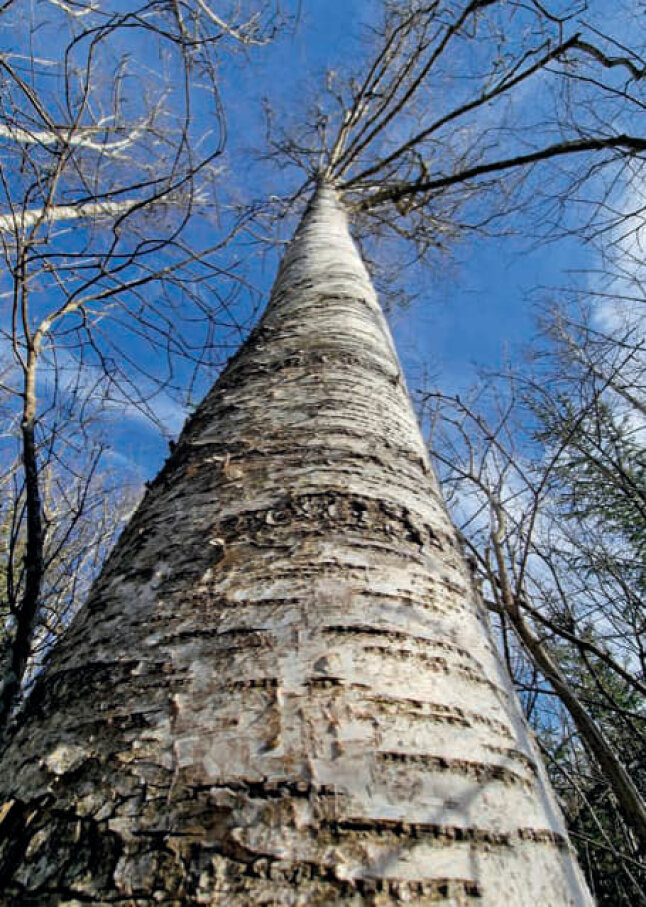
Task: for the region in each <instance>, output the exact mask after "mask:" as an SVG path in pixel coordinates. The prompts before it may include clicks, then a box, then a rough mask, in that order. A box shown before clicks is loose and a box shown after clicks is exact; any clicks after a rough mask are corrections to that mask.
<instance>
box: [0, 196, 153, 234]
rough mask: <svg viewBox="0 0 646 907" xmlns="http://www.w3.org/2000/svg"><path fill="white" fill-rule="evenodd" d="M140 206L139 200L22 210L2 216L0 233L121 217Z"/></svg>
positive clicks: (0, 217) (0, 216)
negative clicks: (43, 225) (40, 224)
mask: <svg viewBox="0 0 646 907" xmlns="http://www.w3.org/2000/svg"><path fill="white" fill-rule="evenodd" d="M138 204H140V202H138V201H137V200H133V199H131V198H130V199H123V200H122V201H117V202H85V203H84V204H81V205H49V206H48V207H47V208H20V209H17V210H16V211H15V212H14V213H13V214H0V233H16V232H18V231H23V230H28V229H29V228H30V227H33V226H35V225H36V224H38V223H40V221H42V220H44V221H45V222H46V223H48V224H53V223H58V222H59V221H72V220H91V221H93V222H97V221H99V220H101V219H103V218H112V217H120V216H123V215H124V214H127V213H128V212H129V211H131V210H132V209H134V208H136V207H137V205H138Z"/></svg>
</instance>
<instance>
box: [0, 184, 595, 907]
mask: <svg viewBox="0 0 646 907" xmlns="http://www.w3.org/2000/svg"><path fill="white" fill-rule="evenodd" d="M1 788H2V790H1V792H2V800H1V801H0V802H2V803H4V805H3V806H2V808H1V809H0V820H1V821H0V842H1V847H2V851H1V852H2V871H3V885H4V892H5V895H4V896H5V899H6V900H5V903H7V904H16V905H17V904H21V905H22V904H77V903H79V904H80V903H97V904H99V903H100V904H104V903H105V904H108V903H115V902H116V903H119V904H132V905H148V904H154V903H160V904H174V905H180V904H213V905H222V907H242V905H270V904H272V905H346V904H347V905H356V907H359V905H372V907H377V905H390V904H397V903H400V902H403V903H410V904H415V905H419V907H431V905H433V907H437V905H444V907H449V905H451V907H457V905H474V907H475V905H481V907H563V905H576V907H582V905H591V904H592V900H591V898H590V896H589V894H588V893H587V890H586V888H585V885H584V882H583V881H582V876H581V874H580V871H579V868H578V866H577V865H576V862H575V860H574V857H573V856H572V852H571V850H570V846H569V843H568V841H567V839H566V835H565V829H564V824H563V820H562V817H561V815H560V812H559V809H558V807H557V805H556V802H555V799H554V796H553V794H552V793H551V791H550V789H549V785H548V782H547V780H546V777H545V772H544V769H543V768H542V766H541V764H540V760H539V757H538V755H537V751H536V747H535V745H534V743H533V741H532V738H531V734H530V732H529V730H528V728H527V726H526V724H525V722H524V720H523V718H522V715H521V711H520V707H519V704H518V702H517V700H516V698H515V695H514V692H513V689H512V686H511V682H510V679H509V677H508V675H507V674H506V673H505V670H504V668H503V667H502V664H501V662H500V660H499V658H498V655H497V653H496V649H495V644H494V641H493V639H492V636H491V632H490V628H489V625H488V622H487V618H486V615H485V614H484V612H483V610H482V608H481V606H480V605H479V602H478V598H477V595H476V594H475V593H474V591H473V589H472V585H471V578H470V573H469V570H468V568H467V566H466V565H465V562H464V560H463V558H462V555H461V551H460V548H459V543H458V541H457V538H456V534H455V532H454V530H453V528H452V526H451V524H450V521H449V518H448V516H447V513H446V510H445V507H444V505H443V503H442V501H441V498H440V495H439V491H438V488H437V484H436V480H435V478H434V476H433V473H432V470H431V468H430V465H429V462H428V458H427V454H426V451H425V447H424V444H423V441H422V439H421V436H420V432H419V429H418V426H417V423H416V420H415V416H414V413H413V411H412V407H411V404H410V401H409V398H408V395H407V391H406V388H405V385H404V380H403V378H402V374H401V369H400V366H399V364H398V361H397V356H396V353H395V351H394V348H393V344H392V340H391V337H390V334H389V331H388V328H387V325H386V322H385V319H384V317H383V315H382V313H381V310H380V308H379V304H378V302H377V299H376V297H375V293H374V290H373V289H372V287H371V283H370V279H369V277H368V274H367V272H366V270H365V268H364V266H363V264H362V262H361V260H360V257H359V255H358V253H357V251H356V249H355V247H354V244H353V242H352V240H351V238H350V235H349V232H348V227H347V223H346V219H345V215H344V212H343V210H342V206H341V204H340V202H339V201H338V199H337V197H336V194H335V192H334V190H333V189H332V188H331V187H329V186H327V185H322V186H320V187H319V189H318V191H317V193H316V194H315V196H314V199H313V201H312V202H311V203H310V206H309V208H308V211H307V212H306V214H305V217H304V219H303V221H302V222H301V225H300V227H299V229H298V230H297V233H296V235H295V238H294V240H293V241H292V244H291V245H290V247H289V250H288V251H287V253H286V256H285V259H284V261H283V263H282V265H281V268H280V272H279V275H278V278H277V281H276V284H275V286H274V290H273V292H272V296H271V300H270V303H269V306H268V308H267V311H266V313H265V315H264V317H263V319H262V320H261V322H260V324H259V325H258V327H257V328H256V329H255V330H254V332H253V334H252V335H251V337H250V338H249V340H248V341H247V342H246V343H245V344H244V346H243V347H242V348H241V350H240V351H239V352H238V354H237V355H236V356H235V357H234V358H233V359H232V360H231V361H230V363H229V364H228V366H227V368H226V370H225V371H224V372H223V374H222V376H221V377H220V379H219V380H218V382H217V384H216V385H215V387H214V389H213V390H212V391H211V393H210V394H209V395H208V396H207V398H206V399H205V400H204V402H203V403H202V405H201V406H200V408H199V409H198V410H197V412H196V413H195V415H194V416H193V417H192V418H191V420H190V421H189V423H188V424H187V426H186V427H185V429H184V431H183V433H182V435H181V437H180V440H179V442H178V445H177V447H176V448H175V450H174V451H173V453H172V455H171V457H170V459H169V460H168V461H167V463H166V465H165V466H164V468H163V469H162V471H161V473H160V474H159V476H158V477H157V479H156V480H155V481H154V483H153V484H152V486H151V487H150V488H149V490H148V492H147V494H146V497H145V499H144V501H143V503H142V504H141V506H140V508H139V510H138V512H137V514H136V515H135V517H134V519H133V520H132V522H131V524H130V525H129V527H128V528H127V530H126V531H125V532H124V534H123V536H122V538H121V539H120V542H119V544H118V545H117V547H116V549H115V551H114V552H113V554H112V556H111V557H110V559H109V561H108V563H107V565H106V567H105V569H104V571H103V573H102V576H101V577H100V579H99V580H98V582H97V583H96V585H95V587H94V589H93V591H92V593H91V595H90V597H89V600H88V602H87V604H86V606H85V607H84V609H83V610H82V612H81V614H80V615H79V617H78V618H77V619H76V621H75V622H74V623H73V625H72V627H71V628H70V630H69V632H68V633H67V635H66V637H65V638H64V640H63V641H62V643H61V644H60V645H59V646H58V647H57V648H56V650H55V651H54V653H53V655H52V657H51V658H50V660H49V663H48V665H47V667H46V670H45V671H44V673H43V675H42V676H41V678H40V679H39V682H38V684H37V687H36V689H35V691H34V693H33V695H32V697H31V699H30V702H29V705H28V708H27V711H26V712H25V714H24V716H23V718H22V719H21V723H20V725H19V726H18V727H17V728H16V730H15V732H14V735H13V739H12V742H11V743H10V745H9V746H8V748H7V749H6V751H5V753H4V756H3V761H2V781H1Z"/></svg>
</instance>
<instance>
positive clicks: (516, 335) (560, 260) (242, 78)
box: [109, 0, 631, 478]
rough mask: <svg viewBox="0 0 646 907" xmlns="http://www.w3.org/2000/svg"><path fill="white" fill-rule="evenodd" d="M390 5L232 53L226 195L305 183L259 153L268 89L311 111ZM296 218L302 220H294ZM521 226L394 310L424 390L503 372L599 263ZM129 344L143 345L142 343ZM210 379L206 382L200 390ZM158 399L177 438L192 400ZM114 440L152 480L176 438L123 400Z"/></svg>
mask: <svg viewBox="0 0 646 907" xmlns="http://www.w3.org/2000/svg"><path fill="white" fill-rule="evenodd" d="M630 5H631V3H630V0H626V2H624V0H606V2H601V0H599V2H597V3H596V10H597V13H598V14H600V13H603V11H604V10H606V11H608V12H610V11H612V13H613V27H616V28H618V29H620V28H621V21H620V17H619V16H618V12H619V11H620V9H621V8H622V7H625V8H628V7H630ZM378 6H379V4H378V3H377V2H376V0H303V3H302V8H301V15H300V20H299V22H298V24H297V27H296V28H295V29H294V30H293V31H292V32H289V33H284V34H281V35H279V37H278V38H277V40H276V41H275V42H273V43H272V44H270V45H268V46H267V47H265V48H254V49H252V50H251V52H250V53H249V54H248V55H246V54H245V53H243V52H242V51H239V52H238V53H237V54H235V55H233V56H228V57H227V56H225V57H223V62H222V65H221V70H220V90H221V94H222V100H223V106H224V109H225V111H226V117H227V126H228V149H227V158H226V169H225V172H224V173H223V175H222V181H223V185H226V192H225V193H223V195H224V198H225V201H226V199H227V198H228V199H230V198H234V197H235V196H236V193H237V195H238V197H239V198H241V199H247V200H248V199H253V198H256V199H262V198H266V197H267V196H269V195H271V194H274V193H276V194H278V193H281V192H284V191H287V190H290V189H292V190H293V188H295V183H294V179H295V178H296V177H294V175H293V173H291V174H283V173H282V171H281V169H277V168H276V167H271V166H268V165H267V164H266V163H265V162H264V161H262V160H260V159H259V157H258V152H260V151H262V150H263V149H264V120H263V105H262V101H263V98H264V97H267V98H268V99H269V101H270V104H271V106H272V108H273V109H274V110H275V119H276V122H277V123H278V125H280V122H281V118H283V117H286V116H288V114H289V112H290V111H292V112H294V111H303V112H304V111H305V104H304V101H306V100H308V99H309V98H314V97H315V95H316V93H317V91H318V87H319V86H320V85H321V83H322V81H323V78H324V74H325V71H326V70H327V69H329V68H332V69H334V68H339V69H342V68H343V66H344V63H345V61H346V60H348V59H354V57H355V56H356V53H357V50H356V49H357V40H358V38H359V37H360V35H361V34H362V33H363V31H364V29H365V23H366V21H368V20H369V19H370V16H371V15H372V14H373V12H374V10H375V9H377V8H378ZM140 63H141V64H142V65H150V66H151V67H152V66H153V65H154V64H155V61H153V60H152V59H151V60H146V59H145V58H144V59H142V60H141V61H140ZM539 88H540V86H539ZM533 90H535V89H533ZM524 101H525V102H526V103H527V108H528V110H530V111H535V110H539V109H540V98H539V97H538V96H534V97H531V96H530V97H529V98H527V97H525V98H524ZM203 102H204V107H203V110H201V116H202V120H203V123H204V126H205V128H208V126H209V123H210V122H211V120H210V117H211V116H212V112H211V110H210V102H209V99H208V98H207V97H206V96H204V98H203ZM290 180H291V182H290ZM293 226H294V220H293V219H292V220H291V221H290V222H289V224H286V225H285V229H286V230H287V231H289V230H291V229H292V228H293ZM510 226H511V227H512V228H513V227H516V228H518V231H519V233H524V234H525V236H524V238H522V239H521V238H520V237H514V236H508V237H504V238H486V237H484V236H482V235H467V236H466V237H465V238H464V239H463V240H462V241H461V242H459V243H457V244H455V245H454V246H453V247H452V248H451V250H450V254H449V256H448V257H446V258H444V259H439V258H438V260H437V263H436V264H434V266H432V267H431V268H429V269H428V270H426V271H425V272H416V274H415V277H414V287H413V289H414V295H415V300H414V302H413V303H412V305H411V306H410V307H409V308H407V309H405V310H395V311H394V312H393V313H392V316H391V323H392V327H393V331H394V334H395V339H396V342H397V346H398V350H399V353H400V357H401V359H402V362H403V365H404V369H405V371H406V373H407V376H408V380H409V386H410V388H411V389H412V390H414V389H415V388H417V387H419V386H420V383H421V381H422V379H423V377H424V376H425V375H427V376H430V377H429V379H428V380H429V381H430V383H431V384H432V385H434V386H439V387H441V388H442V389H443V390H444V391H445V392H448V393H455V392H461V393H463V392H464V391H465V389H466V388H467V387H469V386H470V385H471V384H472V382H473V381H474V380H475V379H476V376H477V372H478V369H479V368H480V367H484V368H485V369H493V370H495V369H497V368H499V367H501V365H502V364H503V362H504V361H505V359H507V358H509V357H512V358H515V357H516V356H517V355H518V354H519V352H520V350H521V349H522V347H523V345H525V344H526V343H527V342H528V341H529V340H530V339H531V337H532V333H533V329H534V306H535V305H536V303H538V302H539V301H540V299H541V288H546V289H547V288H549V287H553V286H561V285H564V284H567V283H568V282H569V277H568V271H569V270H571V269H582V268H584V267H586V266H589V265H591V264H593V263H594V253H593V251H592V250H590V249H588V250H585V249H583V248H582V247H580V246H577V245H576V244H575V243H573V242H567V243H566V242H560V243H558V244H556V243H551V244H547V245H546V244H543V245H541V244H538V243H536V242H535V241H533V240H532V239H531V238H528V237H527V224H523V223H522V222H521V221H520V220H517V221H515V222H514V221H513V220H512V221H511V222H510ZM529 232H530V233H531V232H532V231H531V230H530V231H529ZM256 253H257V249H250V248H249V247H247V246H244V245H242V246H240V247H239V249H238V250H237V252H236V253H235V254H236V255H237V256H238V258H239V259H240V262H241V266H240V270H242V264H244V266H245V274H246V276H247V278H248V279H249V280H250V281H251V282H252V283H253V284H254V285H255V288H256V290H257V292H258V293H259V294H260V297H262V298H264V299H266V298H267V297H268V294H269V290H270V287H271V283H272V281H273V277H274V274H275V270H276V266H277V260H278V258H277V252H276V250H268V251H267V250H266V255H265V257H264V258H262V259H261V258H254V257H253V256H254V255H256ZM257 299H258V297H255V298H254V299H251V298H250V297H247V296H246V295H245V293H244V292H243V293H242V294H241V296H240V298H239V300H238V306H239V311H240V312H241V313H243V315H245V314H247V315H248V314H249V313H250V312H251V309H252V308H253V306H254V305H256V304H257ZM230 339H231V338H230ZM128 342H129V343H132V344H134V345H133V346H131V348H130V349H131V351H133V352H136V351H137V349H136V344H135V342H134V341H128ZM144 355H145V354H144ZM213 377H215V375H213ZM206 384H207V383H206V380H204V381H202V383H201V385H200V388H199V390H200V393H201V392H203V391H204V390H205V389H206ZM154 407H155V410H156V412H157V413H158V416H159V419H160V421H161V422H162V423H163V424H164V426H165V427H166V430H167V433H168V434H170V435H175V434H176V433H177V432H178V430H179V428H180V426H181V423H182V421H183V416H184V408H183V407H182V404H181V402H178V399H177V398H176V397H175V396H172V395H170V394H164V393H162V394H160V395H159V396H158V397H157V399H156V401H155V403H154ZM109 437H110V443H111V445H112V447H113V458H112V459H113V461H114V462H115V463H123V462H130V463H132V464H133V466H134V467H135V470H136V472H137V473H138V474H139V475H140V476H141V477H142V478H149V477H150V476H152V475H154V474H155V472H156V471H157V469H158V468H159V466H160V465H161V462H162V461H163V459H164V457H165V455H166V452H167V441H166V439H164V438H162V437H160V435H159V433H158V431H157V429H156V428H154V427H153V426H152V425H150V424H147V423H146V421H145V420H144V419H143V418H142V417H140V416H139V415H136V414H134V413H133V412H132V411H131V410H130V411H121V412H120V411H119V410H118V408H116V407H115V410H114V413H113V415H112V418H111V428H110V433H109ZM124 458H125V460H124Z"/></svg>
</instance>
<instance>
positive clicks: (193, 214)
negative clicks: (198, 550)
mask: <svg viewBox="0 0 646 907" xmlns="http://www.w3.org/2000/svg"><path fill="white" fill-rule="evenodd" d="M262 9H263V10H264V11H263V12H260V11H256V12H254V11H253V10H252V11H251V12H250V13H249V14H248V15H247V16H245V15H244V14H241V13H240V11H238V12H237V14H236V16H237V18H236V17H233V18H228V17H227V18H226V19H225V18H222V17H223V16H224V11H223V10H220V15H218V13H216V11H215V10H214V9H212V8H211V6H210V5H209V4H208V3H207V2H202V0H197V2H195V3H192V2H189V3H183V2H174V3H165V2H164V3H144V4H142V5H141V6H136V5H132V6H126V7H125V9H124V8H122V7H121V6H120V5H119V4H117V5H115V6H114V7H112V6H111V5H110V4H108V5H105V4H102V5H101V7H100V8H99V7H98V6H96V5H94V4H91V3H84V2H73V3H65V2H60V3H59V2H55V0H50V2H48V3H46V4H43V5H41V6H40V7H39V8H38V9H37V10H34V9H31V10H28V9H27V8H26V5H25V4H22V3H12V2H10V3H6V4H4V5H3V6H2V9H1V10H0V15H1V17H2V24H3V28H4V29H5V30H6V34H7V35H11V34H14V33H20V34H22V35H29V36H30V53H29V55H28V56H25V55H24V54H22V53H20V52H19V51H17V50H12V49H11V47H12V45H11V39H8V40H7V44H8V45H9V50H7V51H6V52H5V53H3V54H2V55H1V56H0V94H1V100H0V146H1V147H2V159H1V161H0V243H1V246H2V253H3V258H4V265H5V269H4V273H3V276H2V279H1V283H0V290H1V292H2V294H3V296H4V298H6V299H8V300H9V301H10V306H11V312H10V315H9V317H7V318H5V319H3V320H2V322H1V323H0V331H1V332H2V336H3V338H4V339H5V340H6V341H7V343H8V348H9V349H10V350H12V353H13V360H14V365H15V369H14V372H13V374H12V381H10V382H9V383H8V384H6V385H5V387H4V388H3V391H5V392H7V393H9V394H10V395H11V396H12V398H13V399H14V401H15V402H16V407H17V409H19V412H20V425H21V433H22V452H21V459H22V464H23V480H22V481H21V482H20V494H19V495H18V496H17V497H16V501H21V502H24V506H23V504H22V503H21V505H20V510H19V513H18V514H17V515H16V518H15V523H16V525H15V527H14V532H13V535H14V537H15V538H16V539H17V538H20V539H23V540H24V544H23V545H22V549H21V550H22V555H23V561H24V565H23V568H21V576H22V581H21V582H20V583H19V584H18V585H17V586H15V587H14V588H13V589H10V590H9V598H10V599H11V602H10V611H11V621H10V627H9V628H8V629H7V631H6V639H7V643H8V645H9V646H10V649H11V654H10V657H9V659H8V668H7V672H6V673H5V675H4V677H3V678H2V692H1V694H0V726H2V725H4V724H5V722H6V720H7V718H8V716H9V714H10V713H11V710H12V708H13V707H14V706H15V705H16V703H17V701H18V699H19V697H20V690H21V685H22V681H23V677H24V675H25V672H26V670H27V666H28V664H29V660H30V658H31V656H32V654H33V650H34V638H35V633H36V631H37V627H38V625H39V620H40V617H39V614H40V612H41V611H42V608H43V607H44V605H43V602H42V590H43V582H44V578H45V573H46V569H47V556H46V548H47V546H48V541H47V535H48V530H49V532H50V534H51V533H52V532H53V536H54V537H55V538H57V539H60V537H61V533H62V532H63V533H64V532H66V531H67V530H63V529H62V527H58V531H57V530H56V528H52V523H51V521H48V519H47V515H46V514H45V513H44V510H43V507H44V504H43V487H42V486H43V481H44V476H45V475H46V463H45V460H44V459H43V451H44V450H45V451H47V450H49V451H50V453H49V454H48V456H50V457H51V456H56V457H62V456H63V452H62V451H61V450H60V449H59V447H60V445H59V443H58V437H57V427H56V424H55V417H51V413H52V412H54V411H56V412H58V409H57V406H55V405H54V404H53V403H52V388H57V393H58V395H59V397H60V396H65V395H66V394H67V395H68V396H69V395H71V396H72V397H73V392H72V389H71V384H70V381H69V380H68V377H66V376H69V373H70V372H71V373H72V374H75V373H79V370H80V372H82V373H83V374H82V377H81V381H82V382H86V383H89V384H90V386H96V387H100V388H101V394H102V395H103V398H104V399H105V396H106V395H109V396H110V397H111V398H112V400H113V402H114V403H115V404H118V403H121V404H123V405H124V406H129V407H130V408H132V407H136V408H137V409H139V410H140V411H141V412H143V413H145V414H147V415H149V416H151V417H153V416H154V409H153V408H152V407H151V402H150V401H151V399H152V398H153V397H154V395H155V394H156V393H157V392H158V391H159V390H160V389H165V390H167V389H169V388H171V389H172V388H177V387H179V386H180V385H183V386H184V388H185V387H186V386H188V385H190V383H191V380H192V373H194V371H195V369H197V368H199V367H200V366H201V365H202V364H205V363H211V364H213V363H214V361H215V362H216V363H217V361H218V358H219V355H220V353H219V351H218V349H217V348H216V346H215V345H214V341H213V335H214V327H215V326H216V325H218V326H219V327H220V328H221V330H220V338H221V341H220V342H221V343H223V344H224V345H226V342H227V341H226V337H225V334H226V327H227V326H228V327H229V329H235V328H236V327H237V326H238V325H237V322H236V320H235V318H233V317H232V315H231V311H230V303H231V302H232V298H233V296H234V295H235V287H234V285H233V282H232V281H231V280H230V279H229V278H228V277H227V274H226V273H225V272H224V271H223V269H222V267H221V266H220V260H219V259H218V258H217V254H216V253H217V252H218V251H219V249H221V247H222V246H223V245H224V244H225V243H226V241H227V238H228V237H229V236H230V235H231V234H232V233H234V232H235V230H236V227H237V225H236V224H235V223H229V224H228V225H227V224H224V225H223V229H222V230H221V231H220V232H219V233H217V234H216V233H215V231H214V230H213V228H212V227H210V228H209V229H208V231H198V230H197V229H196V225H198V224H199V223H202V224H204V223H205V222H206V221H205V217H207V216H208V214H209V212H210V211H212V210H213V208H214V205H215V197H214V185H215V180H216V177H217V174H218V169H219V161H220V157H221V154H222V151H223V146H224V123H223V119H222V112H221V110H220V107H219V102H218V93H217V87H218V86H217V79H216V74H215V68H216V62H217V55H216V51H217V54H218V55H221V53H222V51H223V48H224V46H225V45H227V44H228V45H231V44H233V45H234V46H239V45H244V46H247V45H253V44H257V43H262V42H264V41H266V40H269V38H270V37H271V36H272V31H273V29H274V28H276V27H277V25H278V22H279V20H278V18H277V17H276V11H275V10H274V9H273V8H271V4H269V5H266V4H265V5H263V6H262ZM232 16H233V13H232ZM52 47H55V48H57V50H56V52H55V53H52ZM205 118H207V119H208V122H209V124H210V126H209V129H208V130H205V129H204V127H203V123H204V120H205ZM201 233H202V235H208V236H209V242H208V243H204V242H203V241H201V238H200V234H201ZM214 237H215V238H214ZM237 337H239V333H238V335H237ZM236 339H237V338H236ZM72 384H73V382H72ZM95 402H96V406H95V411H96V410H98V408H99V403H100V401H98V400H97V401H95ZM85 413H86V415H87V411H85ZM85 424H86V425H87V419H85ZM81 434H82V426H79V438H78V440H79V443H80V442H81ZM68 439H69V435H68ZM96 466H97V462H96V460H94V459H92V458H91V459H90V461H88V463H87V468H88V469H89V475H91V474H92V473H93V472H94V471H95V469H96ZM75 467H78V460H77V461H76V464H75ZM88 481H89V479H88ZM23 528H24V531H23ZM68 538H69V536H68ZM50 542H51V543H52V544H54V543H53V542H52V540H50ZM54 547H56V545H55V544H54ZM12 550H14V551H15V550H16V549H15V548H14V549H12ZM59 563H60V561H59ZM14 566H15V565H14ZM14 572H15V571H14V570H13V569H11V570H10V571H9V573H8V574H7V576H8V577H10V578H11V577H13V576H14ZM16 596H18V597H17V598H16ZM46 607H48V608H49V607H50V606H49V605H47V606H46ZM50 610H51V609H50Z"/></svg>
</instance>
